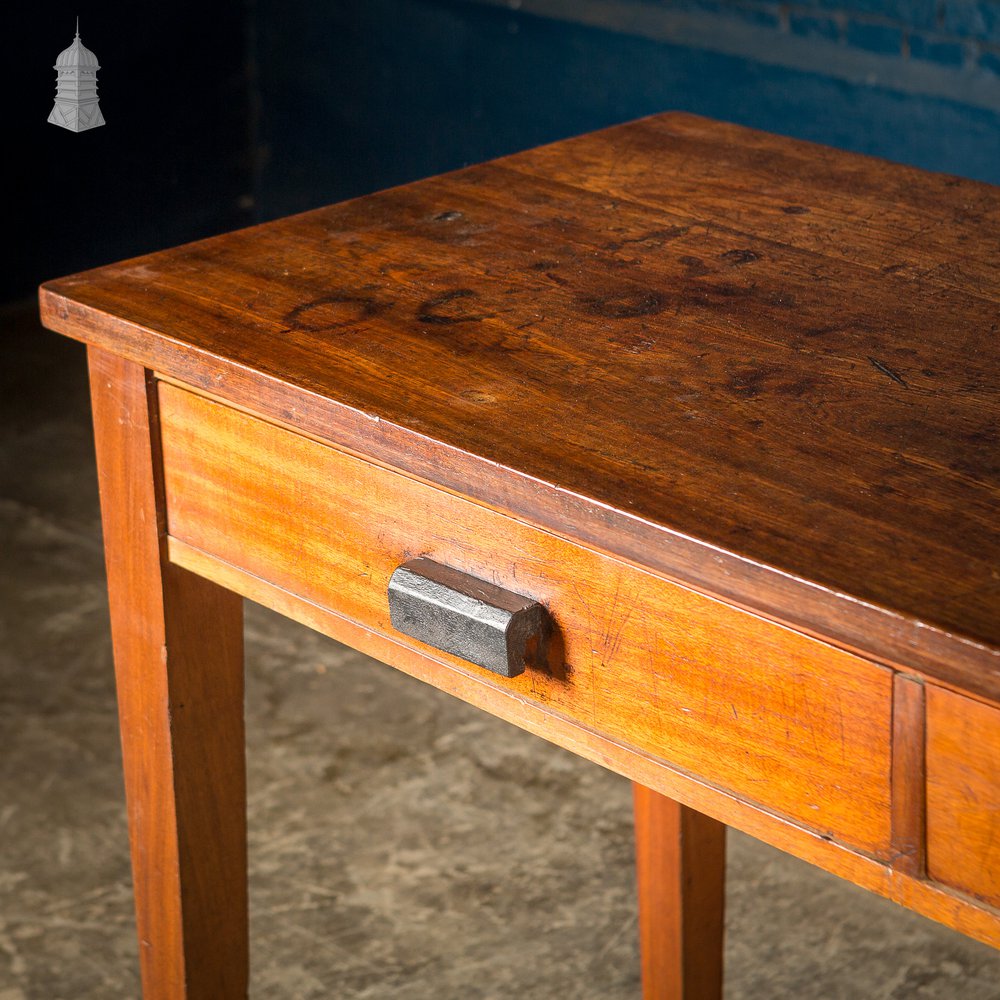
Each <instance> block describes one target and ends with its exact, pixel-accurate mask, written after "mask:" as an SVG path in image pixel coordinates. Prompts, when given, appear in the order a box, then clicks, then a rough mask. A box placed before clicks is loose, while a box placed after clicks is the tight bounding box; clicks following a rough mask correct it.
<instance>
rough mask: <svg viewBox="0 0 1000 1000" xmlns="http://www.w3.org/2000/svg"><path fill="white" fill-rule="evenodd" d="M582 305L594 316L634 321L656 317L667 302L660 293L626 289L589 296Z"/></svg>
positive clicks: (581, 300) (581, 302)
mask: <svg viewBox="0 0 1000 1000" xmlns="http://www.w3.org/2000/svg"><path fill="white" fill-rule="evenodd" d="M580 304H581V305H582V306H583V307H584V309H586V311H587V312H589V313H591V314H592V315H594V316H602V317H604V318H605V319H633V318H635V317H637V316H655V315H656V314H657V313H660V312H662V311H663V309H664V307H665V305H666V302H665V301H664V298H663V296H662V295H660V293H659V292H654V291H652V290H650V289H643V288H635V289H633V288H626V289H622V290H620V291H615V292H609V293H608V294H606V295H588V296H586V297H584V298H582V299H580Z"/></svg>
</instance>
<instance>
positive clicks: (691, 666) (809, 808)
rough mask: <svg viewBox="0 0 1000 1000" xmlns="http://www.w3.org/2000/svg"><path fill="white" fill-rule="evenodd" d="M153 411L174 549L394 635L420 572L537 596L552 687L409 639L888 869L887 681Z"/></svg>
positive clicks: (504, 535) (332, 464)
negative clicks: (425, 568)
mask: <svg viewBox="0 0 1000 1000" xmlns="http://www.w3.org/2000/svg"><path fill="white" fill-rule="evenodd" d="M159 399H160V409H161V426H162V438H163V462H164V483H165V491H166V497H167V508H168V517H169V532H170V535H171V536H172V537H174V538H177V539H180V540H181V541H184V542H186V543H188V544H189V545H193V546H195V547H197V548H199V549H201V550H202V551H204V552H208V553H211V554H213V555H215V556H217V557H218V558H220V559H223V560H225V561H226V562H229V563H231V564H233V565H234V566H238V567H241V568H243V569H245V570H247V571H249V572H250V573H253V574H254V575H256V576H259V577H261V578H263V579H266V580H269V581H270V582H272V583H274V584H275V585H277V586H278V587H281V588H283V589H285V590H288V591H290V592H292V593H294V594H297V595H299V596H300V597H303V598H305V599H306V600H309V601H312V602H314V603H316V604H318V605H320V606H322V607H326V608H330V609H332V610H334V611H336V612H338V613H339V614H342V615H344V616H345V617H347V618H349V619H351V620H352V621H355V622H357V623H359V624H361V625H363V626H365V627H367V628H371V629H374V630H376V631H379V632H382V633H383V634H387V635H394V634H395V633H394V630H393V629H392V627H391V624H390V621H389V610H388V602H387V599H386V589H387V585H388V581H389V578H390V576H391V574H392V572H393V571H394V570H395V569H396V567H397V566H399V565H401V564H402V563H404V562H406V561H408V560H409V559H411V558H415V557H417V556H427V557H429V558H431V559H433V560H435V561H437V562H440V563H444V564H445V565H448V566H451V567H452V568H453V569H457V570H459V571H461V572H464V573H468V574H470V575H472V576H474V577H477V578H480V579H485V580H489V581H492V582H494V583H496V584H497V585H499V586H502V587H505V588H507V589H508V590H511V591H514V592H516V593H518V594H522V595H524V596H525V597H528V598H531V599H533V600H537V601H539V602H540V603H542V604H544V605H545V607H546V608H547V610H548V611H549V613H550V615H551V616H552V618H553V620H554V622H555V626H556V636H555V638H554V640H553V642H552V648H553V651H554V652H555V651H556V650H557V648H558V652H559V654H561V655H555V656H554V657H553V662H554V663H557V664H560V666H558V667H555V668H553V669H552V670H550V671H543V670H539V669H529V670H527V671H526V672H525V673H524V674H522V675H521V676H520V677H517V678H513V679H510V680H507V679H504V680H503V681H498V680H497V679H496V678H495V677H493V676H492V675H490V674H489V672H488V671H481V670H478V668H475V667H473V666H471V665H470V664H467V663H465V662H464V661H462V660H460V659H457V658H456V657H452V656H449V655H448V654H446V653H442V652H440V651H438V650H436V649H433V648H431V647H428V646H424V645H423V644H421V643H419V642H418V641H417V640H415V639H411V638H409V637H401V636H400V638H401V639H402V641H403V642H404V643H405V644H408V645H411V646H413V648H416V649H418V650H420V652H421V653H423V654H425V655H427V656H428V657H430V658H432V659H435V660H438V661H440V662H445V663H449V664H451V665H453V666H455V667H456V668H457V669H460V670H465V671H472V672H473V673H475V674H476V675H479V674H482V675H484V676H483V681H484V683H486V684H497V683H499V684H500V685H501V688H500V689H501V690H502V691H504V692H506V694H507V696H509V697H511V698H516V699H521V700H525V701H527V702H529V703H531V704H537V705H545V706H552V707H553V708H556V709H558V710H559V711H561V712H563V713H565V714H567V715H569V716H571V717H574V718H577V719H580V720H581V721H583V722H584V723H585V724H587V725H589V726H591V727H594V728H597V729H599V730H600V731H601V732H603V733H605V734H606V735H608V736H610V737H611V738H614V739H621V740H624V741H625V742H627V743H628V744H630V745H632V746H635V747H638V748H640V749H642V750H644V751H646V752H648V753H650V754H653V755H654V756H657V757H660V758H662V759H664V760H666V761H669V762H670V763H672V764H674V765H676V766H678V767H681V768H683V769H685V770H689V771H691V772H692V773H694V774H697V775H699V776H702V777H704V778H706V779H707V780H709V781H711V782H713V783H714V784H717V785H720V786H722V787H725V788H729V789H733V790H736V791H737V792H739V793H741V794H744V795H746V796H747V797H748V798H750V799H752V800H753V801H755V802H758V803H760V804H762V805H763V806H765V807H767V808H769V809H772V810H774V811H777V812H780V813H783V814H785V815H788V816H793V817H796V818H798V819H800V820H802V821H803V822H805V823H806V824H807V825H809V826H811V827H812V828H814V829H817V830H821V831H823V832H824V833H825V834H826V835H827V836H830V837H834V838H836V839H838V840H841V841H842V842H845V843H849V844H852V845H854V846H856V847H858V848H860V849H861V850H863V851H866V852H868V853H870V854H872V855H875V856H879V857H886V856H888V852H889V848H890V843H889V841H890V826H889V770H890V754H889V727H890V715H891V692H892V682H891V675H890V673H889V671H887V670H885V669H883V668H880V667H877V666H875V665H873V664H871V663H869V662H867V661H864V660H861V659H858V658H857V657H854V656H852V655H850V654H848V653H844V652H842V651H839V650H836V649H834V648H832V647H830V646H828V645H825V644H823V643H819V642H817V641H815V640H811V639H808V638H806V637H804V636H802V635H799V634H797V633H794V632H791V631H789V630H788V629H784V628H782V627H780V626H777V625H775V624H773V623H770V622H766V621H764V620H762V619H760V618H756V617H754V616H751V615H748V614H746V613H745V612H741V611H738V610H735V609H733V608H730V607H727V606H726V605H723V604H720V603H718V602H715V601H712V600H710V599H708V598H705V597H703V596H701V595H698V594H695V593H693V592H691V591H689V590H686V589H684V588H681V587H678V586H676V585H675V584H672V583H670V582H668V581H666V580H663V579H661V578H658V577H656V576H653V575H651V574H649V573H644V572H641V571H639V570H636V569H634V568H632V567H630V566H627V565H625V564H623V563H620V562H618V561H616V560H613V559H611V558H609V557H607V556H603V555H601V554H599V553H597V552H594V551H593V550H590V549H585V548H582V547H580V546H578V545H573V544H570V543H568V542H566V541H564V540H562V539H560V538H557V537H555V536H553V535H550V534H547V533H545V532H542V531H539V530H538V529H535V528H531V527H528V526H526V525H524V524H522V523H520V522H518V521H515V520H513V519H512V518H509V517H506V516H504V515H501V514H498V513H496V512H495V511H492V510H489V509H487V508H485V507H482V506H479V505H477V504H473V503H471V502H469V501H467V500H464V499H461V498H458V497H455V496H452V495H450V494H447V493H444V492H442V491H440V490H435V489H433V488H431V487H428V486H426V485H424V484H422V483H419V482H416V481H414V480H412V479H409V478H407V477H404V476H402V475H399V474H397V473H394V472H391V471H389V470H385V469H381V468H377V467H375V466H372V465H371V464H369V463H366V462H363V461H361V460H359V459H357V458H354V457H352V456H349V455H345V454H343V453H341V452H339V451H336V450H335V449H332V448H330V447H328V446H325V445H322V444H319V443H317V442H314V441H311V440H308V439H305V438H302V437H300V436H298V435H296V434H292V433H290V432H288V431H286V430H283V429H281V428H278V427H275V426H273V425H271V424H268V423H265V422H263V421H261V420H258V419H255V418H253V417H250V416H248V415H245V414H243V413H238V412H235V411H233V410H231V409H228V408H226V407H224V406H221V405H220V404H218V403H215V402H212V401H209V400H206V399H203V398H201V397H198V396H196V395H194V394H192V393H190V392H186V391H184V390H182V389H178V388H176V387H174V386H170V385H164V384H161V385H160V387H159ZM563 664H564V665H563Z"/></svg>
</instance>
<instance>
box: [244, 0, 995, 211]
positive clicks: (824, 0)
mask: <svg viewBox="0 0 1000 1000" xmlns="http://www.w3.org/2000/svg"><path fill="white" fill-rule="evenodd" d="M945 3H947V7H946V6H945ZM514 6H518V7H520V9H519V10H516V11H515V10H512V9H510V8H511V7H514ZM256 9H257V32H258V44H257V47H256V51H257V52H258V58H259V67H258V68H259V84H260V94H261V117H260V128H259V143H260V154H261V155H260V160H259V172H258V177H257V185H256V190H257V198H258V206H257V211H258V214H259V216H260V217H261V218H271V217H274V216H278V215H282V214H286V213H288V212H292V211H298V210H301V209H305V208H308V207H312V206H315V205H319V204H323V203H327V202H331V201H336V200H338V199H341V198H345V197H350V196H353V195H357V194H361V193H364V192H367V191H371V190H375V189H378V188H380V187H385V186H387V185H390V184H395V183H399V182H402V181H406V180H410V179H412V178H416V177H421V176H425V175H428V174H432V173H436V172H439V171H441V170H446V169H449V168H452V167H457V166H460V165H462V164H465V163H471V162H475V161H477V160H482V159H485V158H488V157H492V156H496V155H499V154H502V153H506V152H510V151H513V150H516V149H521V148H524V147H528V146H532V145H535V144H537V143H541V142H546V141H550V140H553V139H557V138H560V137H563V136H567V135H572V134H574V133H579V132H584V131H587V130H589V129H593V128H597V127H600V126H603V125H607V124H610V123H613V122H620V121H624V120H627V119H630V118H635V117H638V116H641V115H645V114H649V113H652V112H656V111H662V110H666V109H672V108H673V109H684V110H689V111H694V112H698V113H700V114H705V115H709V116H712V117H716V118H722V119H726V120H729V121H735V122H741V123H745V124H749V125H754V126H757V127H760V128H764V129H768V130H771V131H774V132H779V133H784V134H788V135H794V136H800V137H803V138H808V139H814V140H817V141H820V142H825V143H829V144H832V145H835V146H840V147H843V148H847V149H854V150H859V151H862V152H866V153H873V154H877V155H880V156H884V157H888V158H890V159H894V160H899V161H902V162H906V163H912V164H916V165H919V166H923V167H927V168H930V169H934V170H944V171H948V172H952V173H958V174H962V175H965V176H969V177H974V178H978V179H983V180H990V181H994V182H1000V76H998V75H997V72H998V71H1000V0H978V3H977V2H973V0H802V2H801V4H800V5H798V6H796V5H791V6H790V5H787V4H781V5H779V4H777V3H775V4H769V3H755V2H740V3H737V2H726V0H678V2H671V3H668V2H663V0H659V2H657V0H606V2H605V0H579V2H576V0H564V2H559V0H547V2H546V0H523V2H521V3H519V4H517V3H515V4H508V3H501V2H500V0H497V2H487V0H480V2H475V0H465V2H458V0H450V2H449V0H353V2H351V0H342V2H339V3H316V2H313V0H281V2H279V0H257V7H256ZM539 12H541V13H547V14H549V15H552V16H547V17H546V16H540V14H539ZM588 21H589V22H590V23H585V22H588Z"/></svg>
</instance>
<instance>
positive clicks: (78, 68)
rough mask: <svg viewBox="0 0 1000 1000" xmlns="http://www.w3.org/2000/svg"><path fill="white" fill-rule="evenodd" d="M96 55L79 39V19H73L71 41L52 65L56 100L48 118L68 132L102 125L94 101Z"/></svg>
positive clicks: (95, 101) (97, 107) (97, 66)
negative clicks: (54, 73) (73, 34)
mask: <svg viewBox="0 0 1000 1000" xmlns="http://www.w3.org/2000/svg"><path fill="white" fill-rule="evenodd" d="M100 68H101V67H100V65H99V64H98V62H97V56H95V55H94V53H93V52H91V51H90V49H88V48H84V45H83V42H81V41H80V19H79V18H77V19H76V37H75V38H74V39H73V44H72V45H71V46H70V47H69V48H68V49H65V50H64V51H62V52H60V53H59V55H58V57H57V58H56V64H55V66H54V67H53V69H55V71H56V103H55V104H54V105H53V106H52V113H51V114H50V115H49V121H50V122H51V123H52V124H53V125H59V126H61V127H62V128H68V129H69V130H70V131H71V132H85V131H86V130H87V129H89V128H97V126H98V125H103V124H104V115H102V114H101V106H100V105H99V104H98V103H97V71H98V70H99V69H100Z"/></svg>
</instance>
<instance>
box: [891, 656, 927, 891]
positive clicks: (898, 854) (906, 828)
mask: <svg viewBox="0 0 1000 1000" xmlns="http://www.w3.org/2000/svg"><path fill="white" fill-rule="evenodd" d="M924 749H925V721H924V685H923V684H921V683H920V681H918V680H916V679H915V678H912V677H907V676H905V675H904V674H896V675H894V677H893V685H892V865H893V867H894V868H895V869H896V870H897V871H903V872H906V873H907V874H908V875H916V876H918V877H919V876H922V875H923V874H924V872H925V870H926V825H927V823H926V763H925V757H924Z"/></svg>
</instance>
